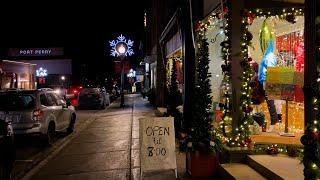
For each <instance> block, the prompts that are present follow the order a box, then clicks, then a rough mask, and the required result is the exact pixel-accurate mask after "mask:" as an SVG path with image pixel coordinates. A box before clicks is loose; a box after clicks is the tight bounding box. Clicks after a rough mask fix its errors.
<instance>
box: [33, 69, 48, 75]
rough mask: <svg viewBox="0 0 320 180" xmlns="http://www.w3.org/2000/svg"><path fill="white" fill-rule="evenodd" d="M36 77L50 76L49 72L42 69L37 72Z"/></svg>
mask: <svg viewBox="0 0 320 180" xmlns="http://www.w3.org/2000/svg"><path fill="white" fill-rule="evenodd" d="M36 76H38V77H45V76H48V71H47V70H46V69H44V68H42V67H40V68H39V69H37V70H36Z"/></svg>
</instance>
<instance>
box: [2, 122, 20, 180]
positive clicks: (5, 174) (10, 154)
mask: <svg viewBox="0 0 320 180" xmlns="http://www.w3.org/2000/svg"><path fill="white" fill-rule="evenodd" d="M15 155H16V151H15V146H14V138H13V129H12V126H11V123H10V122H9V121H8V120H3V119H0V180H10V179H11V172H12V169H13V165H14V161H15V157H16V156H15Z"/></svg>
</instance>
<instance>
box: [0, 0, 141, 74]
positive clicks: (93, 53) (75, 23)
mask: <svg viewBox="0 0 320 180" xmlns="http://www.w3.org/2000/svg"><path fill="white" fill-rule="evenodd" d="M143 2H144V0H142V1H140V0H139V1H132V0H121V1H119V0H118V1H110V0H108V1H93V0H91V1H82V2H80V1H76V2H73V3H68V4H66V3H65V2H59V1H51V2H49V3H44V1H40V2H37V3H36V2H34V3H30V1H28V2H26V3H24V4H20V3H17V2H16V3H14V4H6V5H1V6H2V8H1V9H5V10H4V11H1V14H0V23H1V24H0V26H1V31H0V47H1V59H3V58H5V56H6V51H7V50H6V48H10V47H25V48H31V47H61V46H62V47H65V54H66V56H69V57H70V58H72V59H73V60H74V64H73V66H74V73H75V75H76V76H78V74H79V72H80V67H81V64H87V67H88V71H89V74H90V75H91V76H92V77H93V76H95V75H96V74H94V72H95V71H97V72H98V74H106V72H110V71H111V69H112V63H111V62H112V60H113V58H111V57H110V56H109V47H108V44H109V43H108V42H109V41H110V40H111V39H114V38H116V37H117V36H118V35H119V34H120V33H122V34H123V35H125V36H127V37H130V38H131V39H133V40H134V41H135V46H136V47H135V49H134V50H135V51H138V45H139V41H140V40H143V39H144V37H145V34H144V31H143V14H144V5H143ZM36 4H37V5H36ZM137 59H138V57H137V56H134V57H132V58H131V59H130V60H131V61H135V62H137V61H138V60H137Z"/></svg>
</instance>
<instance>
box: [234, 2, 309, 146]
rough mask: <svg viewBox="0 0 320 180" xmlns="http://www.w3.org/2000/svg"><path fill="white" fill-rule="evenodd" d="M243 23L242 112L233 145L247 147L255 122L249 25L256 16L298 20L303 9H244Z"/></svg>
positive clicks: (290, 20)
mask: <svg viewBox="0 0 320 180" xmlns="http://www.w3.org/2000/svg"><path fill="white" fill-rule="evenodd" d="M242 15H243V19H242V25H241V32H242V34H243V36H242V39H241V54H242V57H243V59H242V60H241V62H240V65H241V67H242V70H243V71H242V75H241V77H240V79H241V82H242V86H241V90H240V91H241V92H240V93H241V94H240V95H241V96H240V102H241V109H240V111H241V113H240V117H239V120H240V121H239V125H238V128H237V129H236V135H235V137H234V138H233V139H232V141H233V142H232V145H236V146H240V147H247V146H248V145H249V144H250V143H252V142H251V139H250V131H249V125H250V124H251V123H252V122H253V119H252V110H253V109H252V107H251V104H252V100H251V94H252V87H251V85H252V84H251V85H250V80H251V79H252V76H253V70H252V67H251V66H250V62H251V61H252V58H251V57H249V55H248V47H249V46H250V45H251V40H252V39H253V35H252V34H251V33H250V32H249V30H248V27H249V25H251V24H252V23H253V20H254V19H255V18H259V17H262V18H269V17H274V18H278V19H283V20H286V21H288V22H290V23H295V22H296V16H298V15H303V12H302V9H295V8H291V9H282V10H280V9H272V10H260V9H257V10H256V11H255V13H254V12H253V11H248V10H244V11H243V13H242Z"/></svg>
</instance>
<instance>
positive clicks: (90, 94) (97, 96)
mask: <svg viewBox="0 0 320 180" xmlns="http://www.w3.org/2000/svg"><path fill="white" fill-rule="evenodd" d="M107 103H110V100H109V102H108V100H107V99H106V94H105V93H103V91H102V90H101V89H100V88H84V89H82V91H81V92H80V94H79V99H78V107H79V108H96V109H105V107H106V104H107Z"/></svg>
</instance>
